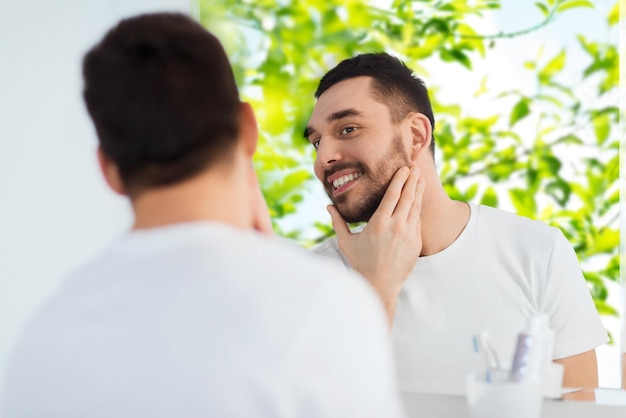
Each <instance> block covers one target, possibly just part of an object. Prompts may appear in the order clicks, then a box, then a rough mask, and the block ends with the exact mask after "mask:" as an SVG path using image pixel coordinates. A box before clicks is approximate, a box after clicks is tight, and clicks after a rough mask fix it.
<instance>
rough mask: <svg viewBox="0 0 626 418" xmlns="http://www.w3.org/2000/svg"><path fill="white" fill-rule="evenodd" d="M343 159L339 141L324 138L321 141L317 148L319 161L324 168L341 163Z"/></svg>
mask: <svg viewBox="0 0 626 418" xmlns="http://www.w3.org/2000/svg"><path fill="white" fill-rule="evenodd" d="M341 158H342V156H341V147H340V144H338V141H336V140H334V139H333V138H323V139H322V140H320V142H319V146H318V148H317V161H318V162H319V163H320V164H321V165H322V167H323V168H326V167H328V166H329V165H331V164H333V163H335V162H337V161H341Z"/></svg>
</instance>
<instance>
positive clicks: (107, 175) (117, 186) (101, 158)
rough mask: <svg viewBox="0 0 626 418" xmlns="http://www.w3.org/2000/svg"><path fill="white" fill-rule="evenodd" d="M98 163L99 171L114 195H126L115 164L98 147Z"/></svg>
mask: <svg viewBox="0 0 626 418" xmlns="http://www.w3.org/2000/svg"><path fill="white" fill-rule="evenodd" d="M98 163H99V164H100V171H102V175H103V176H104V179H105V180H106V182H107V184H108V185H109V187H110V188H111V189H113V191H114V192H115V193H118V194H121V195H126V191H125V190H124V183H122V178H121V177H120V171H119V169H118V168H117V166H116V165H115V163H114V162H113V161H111V159H110V158H109V157H107V156H106V154H105V153H104V152H103V151H102V148H101V147H98Z"/></svg>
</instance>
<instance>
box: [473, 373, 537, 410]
mask: <svg viewBox="0 0 626 418" xmlns="http://www.w3.org/2000/svg"><path fill="white" fill-rule="evenodd" d="M466 386H467V405H468V408H469V413H470V417H471V418H540V417H541V409H542V406H543V396H542V388H543V385H542V381H541V380H540V379H537V380H528V381H523V382H497V381H496V382H484V381H480V380H477V379H476V376H474V375H469V376H468V377H467V381H466Z"/></svg>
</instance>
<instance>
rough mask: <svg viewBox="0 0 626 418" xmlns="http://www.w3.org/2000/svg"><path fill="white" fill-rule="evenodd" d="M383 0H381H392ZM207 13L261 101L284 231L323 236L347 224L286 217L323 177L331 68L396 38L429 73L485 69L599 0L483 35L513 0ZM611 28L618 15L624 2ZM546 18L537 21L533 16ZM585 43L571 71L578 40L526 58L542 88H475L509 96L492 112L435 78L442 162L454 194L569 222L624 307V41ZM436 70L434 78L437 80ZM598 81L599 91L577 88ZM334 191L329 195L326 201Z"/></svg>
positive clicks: (273, 196)
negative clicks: (620, 46)
mask: <svg viewBox="0 0 626 418" xmlns="http://www.w3.org/2000/svg"><path fill="white" fill-rule="evenodd" d="M380 3H381V2H376V3H375V4H380ZM196 6H197V7H196V10H197V13H198V15H199V18H200V20H201V22H202V23H203V24H204V25H205V26H207V27H209V28H210V29H211V30H212V31H213V32H214V33H216V34H217V35H218V36H219V37H220V39H221V40H222V42H223V43H224V45H225V47H226V49H227V51H228V53H229V56H230V58H231V61H232V63H233V69H234V72H235V75H236V78H237V81H238V84H239V86H240V87H241V93H242V96H243V98H244V99H245V100H247V101H249V102H251V103H252V105H253V106H254V108H255V111H256V113H257V118H258V121H259V128H260V139H259V148H258V153H257V156H256V157H255V164H256V168H257V171H258V173H259V178H260V181H261V184H262V187H263V193H264V195H265V197H266V199H267V201H268V206H269V208H270V212H271V215H272V217H273V219H274V228H275V230H276V232H277V233H278V234H281V235H283V236H286V237H289V238H292V239H295V240H298V241H299V242H301V243H302V244H303V245H312V244H314V243H315V242H320V241H321V240H323V239H325V238H326V237H328V236H331V235H332V234H333V232H332V228H331V227H330V225H329V224H328V223H323V222H319V221H317V222H315V227H316V228H317V230H318V231H319V237H317V238H313V239H311V238H307V237H305V236H304V234H303V232H302V231H303V229H304V228H305V227H310V225H303V226H302V228H299V229H295V230H285V229H284V228H283V227H281V225H280V222H279V220H280V219H283V218H285V217H287V216H289V215H292V214H294V213H296V212H297V211H298V208H299V205H300V204H301V203H302V201H303V199H304V196H305V195H306V194H307V193H308V192H309V190H310V188H311V185H312V182H315V181H317V180H315V179H314V178H313V175H312V162H313V159H314V154H313V152H314V150H313V147H311V146H310V145H309V144H308V143H307V142H306V141H305V140H304V139H303V138H302V132H303V131H304V128H305V126H306V122H307V120H308V117H309V116H310V114H311V110H312V108H313V105H314V98H313V92H314V91H315V88H316V87H317V83H318V82H319V79H320V78H321V76H322V75H324V73H325V72H326V71H328V70H329V69H330V68H332V67H333V66H334V65H336V64H337V63H338V62H339V61H341V60H343V59H345V58H348V57H351V56H354V55H355V54H358V53H364V52H375V51H387V52H389V53H391V54H393V55H395V56H398V57H400V58H401V59H402V60H404V61H405V63H406V64H407V65H408V66H409V67H410V68H412V69H413V70H414V71H415V72H416V74H418V75H420V76H425V75H428V74H429V71H428V70H429V69H428V66H427V63H428V62H431V61H432V60H431V59H432V58H437V59H438V60H439V61H440V62H443V63H445V65H450V66H459V65H460V66H462V67H464V68H466V69H468V70H471V69H472V68H473V67H474V65H475V63H477V62H478V61H480V60H485V59H486V57H487V55H488V54H489V51H490V49H491V48H492V47H493V45H494V43H495V42H500V41H502V40H504V39H506V38H511V37H517V36H525V35H526V34H528V33H532V32H533V31H535V30H537V29H539V28H541V27H543V26H546V25H549V24H550V23H551V22H552V21H553V20H554V19H556V18H558V17H559V16H560V15H561V14H563V13H567V11H568V10H571V9H574V8H583V7H584V8H592V7H594V5H593V2H591V1H587V0H542V1H539V2H536V3H535V6H536V7H537V8H538V9H539V11H540V12H541V14H542V15H543V17H544V19H543V20H542V21H540V22H538V23H534V22H529V25H528V27H527V29H525V30H522V31H518V32H514V33H497V34H482V33H480V31H479V30H477V29H476V28H475V27H474V26H472V24H471V23H470V22H476V21H477V20H476V19H475V18H477V17H481V16H483V15H484V14H485V13H488V12H490V11H492V10H497V9H499V8H500V7H501V2H500V1H499V0H474V1H471V0H435V1H419V0H412V1H410V0H391V1H388V2H387V5H386V6H385V7H382V6H375V5H374V3H369V2H365V1H357V0H352V1H350V0H348V1H346V0H300V1H299V0H282V1H281V0H254V1H253V0H220V1H211V0H196ZM606 19H607V20H606V22H607V27H608V28H610V27H613V26H615V25H616V24H617V22H618V3H617V2H615V5H614V7H613V8H612V9H611V11H610V12H609V14H608V16H607V18H606ZM533 23H534V24H533ZM577 41H578V43H579V44H580V46H581V47H582V49H583V51H584V52H585V54H586V55H587V58H588V65H587V67H586V68H585V69H584V70H583V71H582V73H581V74H579V75H577V77H576V80H575V81H574V83H571V82H570V84H567V85H566V84H563V82H562V81H561V78H560V75H561V73H562V72H563V71H564V70H565V69H566V68H567V64H568V51H567V50H565V49H563V50H561V51H559V52H558V53H557V54H556V55H554V56H548V57H546V56H543V52H542V51H538V54H537V56H536V58H534V59H532V60H529V61H528V62H526V63H525V64H524V70H525V71H528V72H530V73H531V74H533V77H534V79H535V80H536V82H535V88H534V91H533V92H532V94H529V93H528V91H522V90H521V89H520V88H516V86H515V84H514V83H513V82H512V83H511V86H512V88H511V89H510V90H507V91H492V90H491V89H490V88H489V87H488V85H489V79H488V75H487V76H486V77H485V78H484V79H483V80H482V83H481V84H480V86H477V89H476V93H475V96H476V97H477V98H479V97H481V96H483V97H484V96H489V97H491V98H492V100H493V101H496V102H497V104H498V111H497V112H494V113H493V114H490V115H484V114H480V113H479V112H477V111H476V109H472V108H461V107H460V106H459V105H458V104H455V103H453V104H446V103H442V102H440V101H439V98H438V95H437V91H438V89H437V87H436V84H435V83H444V82H445V80H437V77H436V76H434V77H432V82H429V83H428V84H429V85H430V87H429V90H430V93H431V100H432V102H433V108H434V112H435V117H436V118H437V126H436V130H435V138H436V143H437V147H438V150H437V154H438V155H437V163H438V167H439V171H440V177H441V181H442V183H443V185H444V187H445V189H446V191H447V192H448V194H449V195H450V196H451V197H452V198H453V199H459V200H465V201H474V202H476V203H481V204H485V205H489V206H494V207H503V206H507V205H508V206H510V207H512V208H513V209H514V210H515V211H516V212H517V213H518V214H520V215H523V216H528V217H531V218H534V219H540V220H543V221H545V222H546V223H548V224H551V225H554V226H558V227H560V228H561V229H562V230H563V232H564V233H565V235H566V237H567V238H568V239H569V240H570V242H571V243H572V245H573V246H574V248H575V250H576V252H577V254H578V257H579V259H580V261H581V265H582V267H583V271H584V275H585V278H586V279H587V282H588V284H589V286H590V290H591V293H592V295H593V298H594V301H595V303H596V307H597V308H598V311H599V312H600V313H601V314H602V315H617V314H618V311H617V310H616V309H615V308H614V307H613V306H610V305H609V304H608V303H607V302H606V301H607V296H608V291H607V285H606V284H607V282H608V281H618V280H619V253H618V247H619V230H618V227H619V185H618V175H619V154H618V148H619V140H618V129H617V127H618V118H619V109H618V106H617V99H616V95H617V93H616V92H617V88H618V69H619V66H618V52H617V45H616V44H615V43H614V42H602V41H599V40H596V39H587V38H585V37H583V36H582V35H579V36H578V38H577ZM429 81H430V80H429ZM581 88H585V89H586V91H591V95H592V96H594V97H595V98H596V99H595V100H584V99H581V96H580V95H579V94H578V93H577V92H578V91H580V89H581ZM320 204H323V203H320Z"/></svg>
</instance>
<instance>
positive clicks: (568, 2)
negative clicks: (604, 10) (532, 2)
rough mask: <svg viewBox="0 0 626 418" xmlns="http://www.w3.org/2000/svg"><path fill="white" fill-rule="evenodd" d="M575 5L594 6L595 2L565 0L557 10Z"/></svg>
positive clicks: (563, 9) (560, 10)
mask: <svg viewBox="0 0 626 418" xmlns="http://www.w3.org/2000/svg"><path fill="white" fill-rule="evenodd" d="M575 7H590V8H593V2H591V1H590V0H564V1H563V2H562V3H561V4H559V6H558V7H557V9H556V10H557V12H564V11H566V10H569V9H573V8H575Z"/></svg>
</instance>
